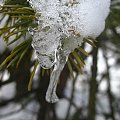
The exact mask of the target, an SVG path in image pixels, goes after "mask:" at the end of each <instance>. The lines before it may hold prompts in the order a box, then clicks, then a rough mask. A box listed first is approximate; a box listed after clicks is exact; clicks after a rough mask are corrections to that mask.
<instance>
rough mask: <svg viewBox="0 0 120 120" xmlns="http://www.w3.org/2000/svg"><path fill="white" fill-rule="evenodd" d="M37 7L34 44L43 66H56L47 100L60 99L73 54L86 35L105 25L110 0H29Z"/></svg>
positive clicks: (90, 34) (100, 29) (96, 34)
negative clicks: (64, 73) (62, 75)
mask: <svg viewBox="0 0 120 120" xmlns="http://www.w3.org/2000/svg"><path fill="white" fill-rule="evenodd" d="M28 2H29V3H30V4H31V6H32V7H33V9H34V10H35V11H36V16H37V19H38V27H37V28H36V30H32V33H33V42H32V46H33V48H34V49H35V51H36V55H37V57H38V60H39V63H40V65H41V67H43V68H45V69H49V68H51V67H53V66H54V69H53V71H52V74H51V76H50V83H49V87H48V90H47V93H46V100H47V101H48V102H51V103H54V102H56V101H58V97H57V95H56V87H57V83H58V79H59V76H60V73H61V71H62V70H63V68H64V66H65V64H66V61H67V59H68V56H69V54H70V53H71V52H72V51H73V50H74V49H75V48H77V47H79V46H80V45H81V43H82V40H83V38H85V37H89V36H90V37H93V38H95V37H97V36H99V35H100V34H101V32H102V31H103V30H104V27H105V19H106V17H107V16H108V13H109V7H110V0H28Z"/></svg>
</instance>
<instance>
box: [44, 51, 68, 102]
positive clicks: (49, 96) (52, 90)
mask: <svg viewBox="0 0 120 120" xmlns="http://www.w3.org/2000/svg"><path fill="white" fill-rule="evenodd" d="M68 55H69V54H65V53H64V51H59V56H58V58H57V59H58V60H57V62H56V64H55V66H54V70H53V71H52V74H51V76H50V83H49V86H48V90H47V93H46V101H47V102H49V103H55V102H57V101H58V100H59V98H58V97H57V95H56V88H57V83H58V80H59V76H60V73H61V72H62V70H63V68H64V66H65V64H66V61H67V59H68Z"/></svg>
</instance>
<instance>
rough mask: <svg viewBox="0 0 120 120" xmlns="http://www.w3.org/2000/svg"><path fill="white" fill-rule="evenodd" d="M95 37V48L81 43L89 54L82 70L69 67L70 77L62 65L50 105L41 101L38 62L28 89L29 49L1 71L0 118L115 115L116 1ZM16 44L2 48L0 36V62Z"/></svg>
mask: <svg viewBox="0 0 120 120" xmlns="http://www.w3.org/2000/svg"><path fill="white" fill-rule="evenodd" d="M8 1H10V0H8ZM14 1H15V0H13V3H14V4H16V3H15V2H14ZM16 1H17V0H16ZM18 1H19V0H18ZM21 2H22V4H24V2H26V0H22V1H21ZM0 22H1V21H0ZM2 24H3V23H1V26H2ZM22 39H23V38H22ZM97 40H98V42H97V43H96V46H97V47H96V48H95V47H91V46H90V45H88V44H83V46H82V47H83V48H84V49H85V50H86V51H87V52H88V53H89V56H88V57H84V56H83V58H84V61H85V64H86V65H85V67H84V69H83V74H79V73H78V71H76V70H75V69H74V66H73V71H74V72H73V73H74V76H75V78H74V79H73V78H72V77H71V74H70V72H69V69H68V66H67V65H66V66H65V68H64V70H63V72H62V73H61V76H60V80H59V83H58V88H57V94H58V96H59V98H60V100H59V102H57V103H55V104H49V103H47V102H46V101H45V94H46V90H47V87H48V84H49V77H50V74H49V72H44V71H43V70H41V69H40V67H39V66H38V67H37V71H36V73H35V76H34V80H33V85H32V90H31V91H30V92H28V90H27V88H28V83H29V79H30V74H31V71H32V69H33V63H34V59H33V58H32V59H31V54H30V51H31V49H30V51H29V52H28V53H27V55H26V56H25V57H24V58H23V60H22V62H21V63H20V66H19V67H18V68H15V67H11V68H8V69H7V68H4V69H2V70H0V120H120V1H119V0H113V1H112V5H111V12H110V15H109V17H108V19H107V20H106V28H105V30H104V32H103V33H102V34H101V35H100V36H99V37H98V38H97ZM16 44H18V43H15V44H13V45H10V46H9V47H7V46H6V44H5V42H4V41H3V40H2V37H1V38H0V64H1V63H2V62H3V60H4V59H5V58H6V57H7V56H8V55H9V54H10V52H11V50H12V49H13V48H14V47H15V46H16Z"/></svg>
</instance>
